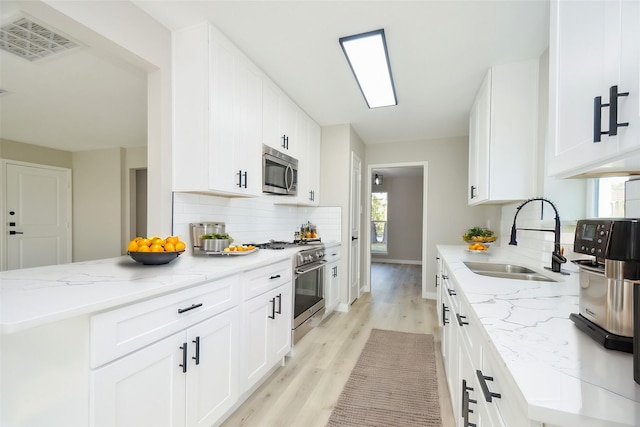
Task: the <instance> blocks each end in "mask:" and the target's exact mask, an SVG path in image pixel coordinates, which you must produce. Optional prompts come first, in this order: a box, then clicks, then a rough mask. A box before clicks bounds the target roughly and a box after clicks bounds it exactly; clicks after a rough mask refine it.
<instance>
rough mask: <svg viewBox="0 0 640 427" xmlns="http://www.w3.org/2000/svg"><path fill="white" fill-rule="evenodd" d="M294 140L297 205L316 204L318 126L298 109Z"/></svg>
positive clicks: (318, 195)
mask: <svg viewBox="0 0 640 427" xmlns="http://www.w3.org/2000/svg"><path fill="white" fill-rule="evenodd" d="M296 123H297V125H296V137H297V139H296V141H297V142H298V144H299V148H300V153H299V154H298V195H297V197H296V202H297V204H299V205H306V206H318V205H319V204H320V126H318V125H317V124H316V123H315V122H314V121H313V120H311V118H309V116H307V115H306V114H305V113H303V112H302V111H300V112H299V113H298V115H297V121H296Z"/></svg>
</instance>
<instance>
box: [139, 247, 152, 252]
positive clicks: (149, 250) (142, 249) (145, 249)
mask: <svg viewBox="0 0 640 427" xmlns="http://www.w3.org/2000/svg"><path fill="white" fill-rule="evenodd" d="M138 252H151V249H149V246H138Z"/></svg>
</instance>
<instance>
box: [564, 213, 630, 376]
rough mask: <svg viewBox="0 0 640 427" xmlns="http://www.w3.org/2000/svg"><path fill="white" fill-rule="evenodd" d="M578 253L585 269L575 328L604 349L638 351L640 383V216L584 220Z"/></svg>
mask: <svg viewBox="0 0 640 427" xmlns="http://www.w3.org/2000/svg"><path fill="white" fill-rule="evenodd" d="M574 252H576V253H581V254H586V255H590V256H591V257H592V258H590V259H583V260H576V261H574V263H576V264H577V265H578V267H579V270H580V313H579V314H576V313H573V314H571V316H570V318H571V320H573V321H574V322H575V324H576V326H577V327H578V328H579V329H581V330H582V331H584V332H585V333H587V334H588V335H589V336H590V337H592V338H593V339H595V340H596V341H597V342H599V343H600V344H602V345H603V346H604V347H605V348H608V349H613V350H619V351H624V352H628V353H633V354H634V361H633V370H634V379H635V381H636V383H639V384H640V286H639V285H640V219H638V218H597V219H583V220H579V221H578V223H577V226H576V233H575V240H574Z"/></svg>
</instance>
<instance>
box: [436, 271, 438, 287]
mask: <svg viewBox="0 0 640 427" xmlns="http://www.w3.org/2000/svg"><path fill="white" fill-rule="evenodd" d="M437 287H438V273H436V288H437Z"/></svg>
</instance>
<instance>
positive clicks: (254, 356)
mask: <svg viewBox="0 0 640 427" xmlns="http://www.w3.org/2000/svg"><path fill="white" fill-rule="evenodd" d="M271 298H272V297H271V294H268V295H262V296H258V297H255V298H254V299H252V300H249V301H247V302H245V303H244V308H243V321H242V332H243V335H244V337H243V346H242V352H243V354H242V360H243V367H242V371H243V380H244V381H243V382H244V385H243V390H246V389H247V388H250V387H251V386H253V385H254V384H255V383H256V382H258V380H260V379H261V378H262V376H263V375H264V374H265V373H266V372H267V371H268V370H269V366H268V363H269V341H268V334H269V333H268V330H269V323H268V322H269V321H270V320H271V319H269V316H271V314H272V303H271V301H270V299H271Z"/></svg>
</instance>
